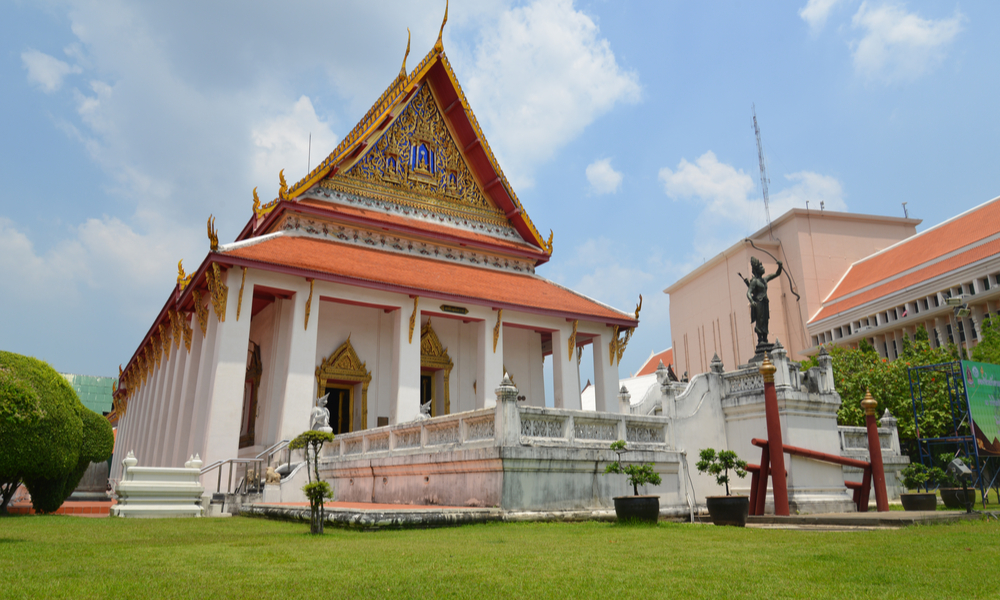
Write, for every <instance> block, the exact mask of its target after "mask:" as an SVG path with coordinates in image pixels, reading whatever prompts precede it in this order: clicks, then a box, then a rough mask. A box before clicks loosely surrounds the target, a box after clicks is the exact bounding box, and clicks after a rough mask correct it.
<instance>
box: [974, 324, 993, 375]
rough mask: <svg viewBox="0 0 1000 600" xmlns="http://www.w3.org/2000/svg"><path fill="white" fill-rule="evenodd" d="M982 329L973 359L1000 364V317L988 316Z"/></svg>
mask: <svg viewBox="0 0 1000 600" xmlns="http://www.w3.org/2000/svg"><path fill="white" fill-rule="evenodd" d="M981 329H982V336H980V338H979V343H978V344H977V345H976V347H975V348H973V349H972V360H974V361H976V362H984V363H992V364H994V365H1000V319H998V318H994V317H987V318H986V320H985V321H983V324H982V327H981Z"/></svg>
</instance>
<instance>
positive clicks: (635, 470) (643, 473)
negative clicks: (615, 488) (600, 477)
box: [604, 440, 663, 523]
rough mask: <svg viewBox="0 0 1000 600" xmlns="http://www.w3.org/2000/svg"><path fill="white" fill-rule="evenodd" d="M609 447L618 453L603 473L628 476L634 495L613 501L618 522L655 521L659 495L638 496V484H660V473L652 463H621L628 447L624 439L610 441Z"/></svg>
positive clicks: (657, 512)
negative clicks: (616, 457)
mask: <svg viewBox="0 0 1000 600" xmlns="http://www.w3.org/2000/svg"><path fill="white" fill-rule="evenodd" d="M611 449H612V450H614V451H615V452H617V453H618V460H616V461H615V462H613V463H611V464H609V465H608V466H607V467H605V469H604V474H605V475H607V474H608V473H618V474H622V475H627V476H628V484H629V485H631V486H632V491H633V493H634V495H632V496H618V497H616V498H615V499H614V501H615V515H616V516H617V517H618V521H619V522H635V521H640V522H646V523H656V521H657V520H658V519H659V517H660V497H659V496H656V495H649V496H640V495H639V486H640V485H646V484H650V483H651V484H653V485H660V483H662V482H663V480H662V479H661V478H660V474H659V473H657V472H656V471H654V470H653V463H633V464H626V465H624V466H623V465H622V463H621V456H622V454H624V453H625V452H628V449H627V448H626V447H625V440H618V441H617V442H612V444H611Z"/></svg>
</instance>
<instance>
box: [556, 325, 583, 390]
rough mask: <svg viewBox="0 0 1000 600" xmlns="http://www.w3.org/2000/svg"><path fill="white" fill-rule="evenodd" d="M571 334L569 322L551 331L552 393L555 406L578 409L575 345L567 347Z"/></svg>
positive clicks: (578, 387) (577, 371)
mask: <svg viewBox="0 0 1000 600" xmlns="http://www.w3.org/2000/svg"><path fill="white" fill-rule="evenodd" d="M571 335H572V330H571V325H570V324H569V323H567V324H566V325H563V326H562V327H560V328H559V329H557V330H555V331H553V332H552V379H553V381H552V395H553V396H555V398H554V403H555V407H556V408H568V409H572V410H580V408H581V404H580V375H579V370H578V367H577V365H576V363H575V361H576V346H575V345H574V346H573V347H572V348H570V347H569V338H570V336H571Z"/></svg>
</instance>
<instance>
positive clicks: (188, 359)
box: [171, 313, 204, 465]
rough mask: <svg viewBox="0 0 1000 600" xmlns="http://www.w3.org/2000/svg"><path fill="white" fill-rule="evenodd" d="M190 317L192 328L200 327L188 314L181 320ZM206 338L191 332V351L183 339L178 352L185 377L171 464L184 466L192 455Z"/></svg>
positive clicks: (181, 385) (183, 378) (178, 409)
mask: <svg viewBox="0 0 1000 600" xmlns="http://www.w3.org/2000/svg"><path fill="white" fill-rule="evenodd" d="M189 317H190V320H191V324H190V326H192V327H198V324H197V323H196V322H195V321H196V318H194V317H193V315H189V314H186V313H182V314H181V319H184V321H185V322H187V321H188V319H189ZM203 342H204V338H203V337H202V335H201V332H200V331H192V332H191V350H190V351H189V350H188V349H187V347H186V346H184V345H183V344H184V341H183V339H182V340H181V344H182V347H183V350H178V352H181V351H183V352H184V353H185V356H184V376H183V377H182V378H181V381H180V389H179V390H178V392H179V394H178V396H179V400H180V401H179V402H178V406H177V429H176V437H175V442H174V449H173V455H172V457H171V464H174V465H183V464H184V462H185V461H187V459H188V458H190V456H191V455H190V454H188V450H189V449H190V446H191V429H192V426H193V423H192V416H193V413H194V398H195V386H196V384H197V382H198V372H199V369H200V367H201V349H202V346H203Z"/></svg>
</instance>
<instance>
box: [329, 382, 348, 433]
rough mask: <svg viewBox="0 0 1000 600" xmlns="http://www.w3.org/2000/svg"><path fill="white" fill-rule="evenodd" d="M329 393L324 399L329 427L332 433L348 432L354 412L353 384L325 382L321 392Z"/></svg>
mask: <svg viewBox="0 0 1000 600" xmlns="http://www.w3.org/2000/svg"><path fill="white" fill-rule="evenodd" d="M326 393H329V394H330V396H329V397H328V398H327V399H326V408H327V410H329V411H330V427H332V428H333V433H335V434H340V433H350V432H351V431H353V430H354V427H352V425H353V423H352V421H353V419H351V415H353V414H354V386H353V385H345V384H338V383H334V382H327V384H326V388H325V389H324V390H323V394H326Z"/></svg>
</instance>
